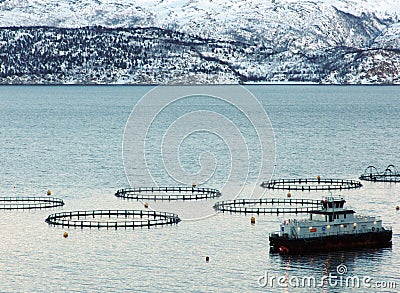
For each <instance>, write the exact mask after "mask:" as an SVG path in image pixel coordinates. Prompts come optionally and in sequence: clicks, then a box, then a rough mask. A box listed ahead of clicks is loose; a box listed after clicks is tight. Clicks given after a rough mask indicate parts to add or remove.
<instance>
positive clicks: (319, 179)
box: [317, 175, 321, 183]
mask: <svg viewBox="0 0 400 293" xmlns="http://www.w3.org/2000/svg"><path fill="white" fill-rule="evenodd" d="M317 180H318V183H320V182H321V176H319V175H318V176H317Z"/></svg>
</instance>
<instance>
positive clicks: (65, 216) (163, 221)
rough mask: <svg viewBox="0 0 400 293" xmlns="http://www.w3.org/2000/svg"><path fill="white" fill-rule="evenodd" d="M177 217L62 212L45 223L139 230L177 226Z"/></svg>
mask: <svg viewBox="0 0 400 293" xmlns="http://www.w3.org/2000/svg"><path fill="white" fill-rule="evenodd" d="M180 221H181V219H180V218H179V217H178V215H176V214H173V213H168V212H158V211H143V210H91V211H73V212H62V213H56V214H52V215H49V216H48V217H47V219H46V223H48V224H49V225H54V226H56V225H58V226H62V227H78V228H107V229H118V228H125V229H127V228H132V229H135V228H139V227H148V228H150V227H152V226H161V225H172V224H178V223H179V222H180Z"/></svg>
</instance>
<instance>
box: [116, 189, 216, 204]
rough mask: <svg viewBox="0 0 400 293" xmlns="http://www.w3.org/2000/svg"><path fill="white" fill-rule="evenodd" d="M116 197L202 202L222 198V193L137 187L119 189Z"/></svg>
mask: <svg viewBox="0 0 400 293" xmlns="http://www.w3.org/2000/svg"><path fill="white" fill-rule="evenodd" d="M115 196H116V197H120V198H125V199H134V200H154V201H157V200H160V201H171V200H183V201H187V200H200V199H210V198H216V197H220V196H221V192H220V191H219V190H217V189H213V188H200V187H135V188H126V189H119V190H117V192H116V193H115Z"/></svg>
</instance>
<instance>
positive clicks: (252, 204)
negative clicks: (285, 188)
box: [214, 198, 322, 214]
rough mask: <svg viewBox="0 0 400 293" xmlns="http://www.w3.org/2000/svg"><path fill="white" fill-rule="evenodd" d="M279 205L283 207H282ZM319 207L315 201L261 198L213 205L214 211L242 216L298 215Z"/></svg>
mask: <svg viewBox="0 0 400 293" xmlns="http://www.w3.org/2000/svg"><path fill="white" fill-rule="evenodd" d="M268 205H270V206H268ZM274 205H277V207H273V206H274ZM281 205H285V206H284V207H283V206H281ZM265 206H266V207H265ZM292 206H297V207H292ZM298 206H300V207H298ZM321 206H322V205H321V201H320V200H315V199H285V198H261V199H235V200H228V201H219V202H217V203H215V205H214V209H215V210H217V211H219V212H231V213H242V214H281V213H295V214H298V213H310V212H313V211H316V210H320V209H321Z"/></svg>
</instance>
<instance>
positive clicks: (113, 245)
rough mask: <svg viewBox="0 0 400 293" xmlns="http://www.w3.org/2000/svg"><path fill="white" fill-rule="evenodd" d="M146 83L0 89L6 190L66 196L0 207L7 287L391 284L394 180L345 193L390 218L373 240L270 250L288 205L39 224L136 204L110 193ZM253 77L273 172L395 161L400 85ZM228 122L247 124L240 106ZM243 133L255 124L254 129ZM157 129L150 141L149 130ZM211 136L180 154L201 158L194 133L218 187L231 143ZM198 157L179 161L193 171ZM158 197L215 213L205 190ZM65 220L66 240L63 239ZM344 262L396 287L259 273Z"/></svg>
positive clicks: (1, 179)
mask: <svg viewBox="0 0 400 293" xmlns="http://www.w3.org/2000/svg"><path fill="white" fill-rule="evenodd" d="M150 89H151V87H128V86H111V87H105V86H101V87H97V86H90V87H84V86H57V87H51V86H46V87H41V86H35V87H29V86H15V87H1V88H0V137H1V139H0V150H1V152H0V194H1V196H44V195H45V194H46V191H47V190H48V189H50V190H52V192H53V195H54V196H56V197H60V198H63V199H64V201H65V202H66V205H65V206H64V207H63V208H62V209H61V208H60V209H53V210H37V211H1V212H0V243H1V246H0V260H1V264H0V291H1V292H66V291H68V292H126V291H138V292H271V291H273V292H275V291H276V292H282V291H285V292H305V291H309V292H342V291H346V292H371V291H376V292H397V291H399V288H400V271H399V268H400V249H399V247H400V237H399V235H400V234H399V233H400V232H399V231H400V224H399V221H398V219H399V215H400V213H399V212H396V210H395V206H396V205H400V199H399V194H400V184H384V183H364V186H363V187H362V188H361V189H359V190H352V191H345V192H342V195H344V196H345V197H346V200H347V202H348V205H349V206H351V207H352V208H354V209H355V210H356V211H357V212H359V213H363V214H371V215H380V216H381V218H382V220H383V222H384V224H386V225H390V226H392V227H393V231H394V235H393V246H392V247H391V248H386V249H378V250H376V249H373V250H360V251H348V252H336V253H325V254H316V255H307V256H291V257H286V256H284V257H282V256H279V255H271V254H269V245H268V233H269V232H270V231H274V230H276V229H277V228H278V225H279V223H280V222H281V221H282V220H283V219H284V218H285V217H292V216H288V215H286V216H284V215H267V216H257V217H256V224H255V225H251V224H250V216H249V215H231V214H218V215H215V216H213V217H209V218H207V219H204V220H200V221H183V222H181V223H179V224H178V225H176V226H172V227H170V226H168V227H159V228H155V229H139V230H134V231H132V230H102V229H100V230H95V229H92V230H87V229H83V230H81V229H73V228H72V229H61V228H57V227H49V226H48V225H47V224H46V223H45V222H44V219H45V218H46V217H47V215H48V214H50V213H53V212H59V211H62V210H65V211H69V210H89V209H140V208H142V203H140V202H135V201H124V200H119V199H117V198H115V197H114V195H113V194H114V192H115V191H116V189H118V188H123V187H128V181H127V179H126V176H125V171H124V164H123V159H122V140H123V134H124V128H125V124H126V122H127V119H128V117H129V115H130V113H131V111H132V109H133V107H134V105H135V104H136V103H137V102H138V101H139V99H140V98H141V97H142V96H143V95H144V94H146V93H147V92H148V91H149V90H150ZM248 89H249V90H250V91H251V92H252V93H253V94H254V95H255V96H256V97H257V98H258V99H259V101H260V102H261V104H262V106H263V107H264V109H265V111H266V113H267V114H268V116H269V119H270V121H271V124H272V127H273V130H274V134H275V143H276V150H275V151H276V162H275V164H276V166H275V173H274V175H273V177H274V178H301V177H316V176H317V175H320V176H322V177H328V178H331V177H332V178H348V179H356V178H358V176H359V175H360V174H361V173H362V172H363V171H364V169H365V168H366V167H367V166H369V165H375V166H377V167H379V168H380V169H381V170H384V169H385V168H386V166H387V165H389V164H394V165H399V166H400V156H399V154H400V144H399V137H400V120H399V113H400V92H399V90H398V88H396V87H372V86H366V87H363V86H351V87H328V86H323V87H322V86H249V87H248ZM207 105H208V106H207ZM186 107H187V108H186ZM198 107H199V108H198V109H200V108H201V109H203V108H204V109H206V110H210V109H211V108H212V107H211V106H210V104H209V101H207V100H206V99H205V100H201V99H199V100H198ZM207 107H208V108H207ZM186 110H188V111H189V110H190V111H192V110H193V104H190V105H186V106H185V105H184V104H183V105H179V113H185V111H186ZM226 111H228V112H229V109H228V110H226ZM145 114H146V113H144V114H143V115H145ZM167 116H168V115H167ZM161 118H162V117H161ZM242 118H243V117H242ZM165 121H167V120H165ZM236 121H237V123H239V124H240V123H241V122H240V121H242V120H241V118H240V115H239V116H238V118H237V120H236ZM243 121H244V120H243ZM243 121H242V122H243ZM158 123H159V124H157V125H158V126H157V127H161V126H162V123H161V124H160V122H158ZM165 126H166V127H168V125H165ZM149 133H150V134H151V131H150V132H149ZM246 133H247V134H249V135H250V136H251V135H252V133H253V132H251V131H248V132H246ZM151 135H153V138H154V139H157V137H156V136H157V134H156V133H154V134H151ZM225 135H228V136H229V134H225ZM150 138H151V137H150ZM199 140H200V141H201V142H202V144H199ZM215 141H218V137H215V136H212V137H211V138H210V139H208V140H207V138H206V137H205V136H203V134H201V135H200V136H198V137H194V138H193V139H192V140H190V139H189V140H187V141H186V142H185V144H183V147H182V152H183V154H182V164H183V165H185V164H187V163H188V162H190V161H191V160H193V157H196V156H198V155H197V152H198V151H199V149H198V147H199V145H200V151H201V152H205V151H207V144H209V145H210V148H209V149H210V150H212V151H213V153H214V156H215V157H216V160H217V162H218V158H219V162H220V163H219V164H217V166H216V167H218V168H219V169H218V168H217V170H215V172H214V173H213V176H214V178H213V179H212V180H211V181H209V182H211V183H212V184H213V185H217V186H210V187H219V184H220V182H219V180H222V181H223V180H224V176H225V175H226V174H225V173H224V170H226V169H229V164H227V163H226V162H227V161H228V162H229V160H230V157H229V154H227V153H226V152H227V151H229V147H230V146H229V145H228V146H227V147H224V144H223V140H222V141H221V142H218V143H215ZM250 149H251V147H250ZM192 167H193V166H190V164H189V166H184V168H187V169H188V170H189V171H190V172H192V171H193V170H191V169H190V168H192ZM194 169H196V168H194ZM221 169H222V171H221ZM234 171H235V170H233V172H234ZM194 172H195V170H194ZM159 176H160V177H162V176H163V175H162V172H161V173H160V175H159ZM161 179H163V178H161ZM164 179H165V180H166V182H168V180H167V178H164ZM138 182H140V178H138ZM14 187H15V188H14ZM292 194H293V197H294V198H300V197H304V198H317V199H319V198H321V197H322V196H323V195H324V194H323V193H316V192H311V193H309V192H305V193H301V192H293V193H292ZM267 196H274V197H285V196H286V193H285V192H276V191H275V192H267ZM222 199H223V198H222ZM153 205H154V206H157V208H164V210H169V209H170V210H175V211H181V212H182V213H186V215H188V214H190V213H191V212H192V211H193V208H194V206H195V205H199V207H201V208H203V209H205V208H209V209H210V213H212V209H211V206H212V202H210V201H208V202H207V201H205V202H198V203H194V204H191V205H188V206H185V205H179V204H178V205H177V206H174V204H165V205H164V206H163V205H157V204H155V203H153V202H150V206H153ZM193 205H194V206H193ZM185 209H186V210H185ZM65 230H67V231H68V232H69V237H68V238H63V237H62V234H63V232H64V231H65ZM206 256H209V257H210V261H209V263H206V262H205V257H206ZM339 264H345V265H346V266H347V269H348V272H347V274H346V275H345V276H357V277H359V278H360V279H362V278H364V277H369V278H370V279H371V280H372V281H371V282H370V285H372V286H374V285H375V284H376V283H375V281H384V282H397V288H395V289H393V288H392V289H388V288H386V289H380V288H374V289H369V288H365V287H363V286H361V288H346V287H345V286H344V285H343V286H340V284H338V285H337V286H330V285H329V284H326V283H325V284H324V285H323V286H322V288H293V287H289V288H282V287H280V286H279V285H278V284H277V283H275V284H274V286H272V287H271V286H270V285H271V284H267V286H266V287H261V286H260V284H259V278H260V277H261V276H264V275H265V274H268V276H269V277H275V278H279V277H286V278H287V279H289V278H291V277H297V278H302V277H307V276H308V277H310V276H312V277H315V278H316V279H317V280H319V279H320V278H321V277H323V276H327V275H329V273H331V274H333V275H338V274H337V272H336V267H337V266H338V265H339Z"/></svg>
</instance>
